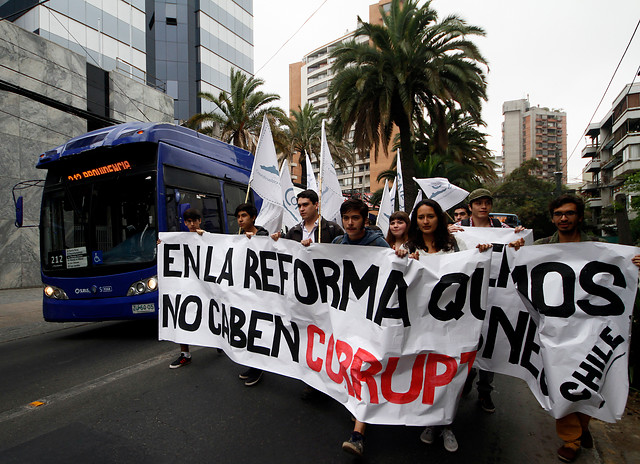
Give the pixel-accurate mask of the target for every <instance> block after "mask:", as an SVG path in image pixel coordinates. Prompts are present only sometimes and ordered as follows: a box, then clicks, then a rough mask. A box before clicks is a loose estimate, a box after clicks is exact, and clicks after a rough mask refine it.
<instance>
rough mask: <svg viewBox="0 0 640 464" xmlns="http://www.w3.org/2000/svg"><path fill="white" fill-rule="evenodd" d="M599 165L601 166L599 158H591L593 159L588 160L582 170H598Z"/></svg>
mask: <svg viewBox="0 0 640 464" xmlns="http://www.w3.org/2000/svg"><path fill="white" fill-rule="evenodd" d="M601 166H602V163H601V162H600V160H599V159H593V160H591V161H589V163H588V164H587V166H586V167H585V169H584V171H585V172H599V171H600V167H601Z"/></svg>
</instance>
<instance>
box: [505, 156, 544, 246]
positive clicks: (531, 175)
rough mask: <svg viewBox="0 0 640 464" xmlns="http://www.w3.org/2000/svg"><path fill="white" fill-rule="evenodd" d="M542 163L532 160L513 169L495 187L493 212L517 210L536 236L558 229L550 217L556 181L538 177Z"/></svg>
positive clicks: (515, 211)
mask: <svg viewBox="0 0 640 464" xmlns="http://www.w3.org/2000/svg"><path fill="white" fill-rule="evenodd" d="M541 170H542V164H541V163H540V161H538V160H536V159H529V160H527V161H525V162H524V163H522V165H520V167H518V168H516V169H514V170H513V172H511V173H510V174H509V175H508V176H507V178H506V179H505V180H504V181H503V182H502V183H501V184H499V185H498V186H497V188H495V189H494V191H493V195H494V201H493V211H494V212H500V213H515V214H517V215H518V218H520V221H521V222H522V225H523V226H525V227H526V228H528V229H533V231H534V235H535V238H540V237H547V236H549V235H551V234H553V233H554V232H555V227H554V225H553V224H552V223H551V219H550V218H549V202H550V201H551V200H552V199H553V198H554V190H555V183H554V182H549V181H547V180H544V179H541V178H539V177H538V175H537V174H539V173H540V172H541Z"/></svg>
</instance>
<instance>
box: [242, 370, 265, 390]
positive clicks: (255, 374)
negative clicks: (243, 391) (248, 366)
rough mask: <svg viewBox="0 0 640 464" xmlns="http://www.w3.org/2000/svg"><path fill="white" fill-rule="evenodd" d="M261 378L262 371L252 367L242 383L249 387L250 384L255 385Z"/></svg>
mask: <svg viewBox="0 0 640 464" xmlns="http://www.w3.org/2000/svg"><path fill="white" fill-rule="evenodd" d="M261 378H262V371H261V370H260V369H253V371H252V372H251V374H250V375H249V377H247V380H245V382H244V385H245V386H246V387H251V386H252V385H255V384H257V383H258V382H260V379H261Z"/></svg>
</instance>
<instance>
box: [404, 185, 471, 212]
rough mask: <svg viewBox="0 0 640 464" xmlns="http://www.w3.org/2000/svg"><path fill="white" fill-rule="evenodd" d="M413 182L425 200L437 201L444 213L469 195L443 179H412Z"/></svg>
mask: <svg viewBox="0 0 640 464" xmlns="http://www.w3.org/2000/svg"><path fill="white" fill-rule="evenodd" d="M413 180H415V181H416V182H417V184H418V185H419V186H420V188H421V189H422V191H423V192H424V196H425V198H430V199H431V200H434V201H437V202H438V204H439V205H440V207H441V208H442V209H443V210H444V211H446V210H448V209H449V208H453V207H454V206H455V205H457V204H458V203H460V202H461V201H463V200H464V199H465V198H467V196H468V195H469V192H467V191H466V190H464V189H461V188H460V187H458V186H456V185H453V184H452V183H451V182H449V180H448V179H445V178H444V177H431V178H427V179H416V178H415V177H414V178H413Z"/></svg>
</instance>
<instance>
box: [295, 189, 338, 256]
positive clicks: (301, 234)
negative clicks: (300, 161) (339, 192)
mask: <svg viewBox="0 0 640 464" xmlns="http://www.w3.org/2000/svg"><path fill="white" fill-rule="evenodd" d="M298 211H299V212H300V216H301V217H302V222H301V223H300V224H296V225H295V226H293V227H292V228H291V229H289V232H287V234H286V235H285V236H284V238H288V239H289V240H295V241H296V242H300V243H301V244H303V245H304V246H308V245H309V244H311V243H318V241H319V242H321V243H331V242H332V241H333V239H334V238H336V237H337V236H339V235H342V234H344V231H343V230H342V228H341V227H340V226H339V225H338V224H336V223H335V222H333V221H327V220H326V219H324V218H322V217H320V216H319V214H318V194H317V193H316V192H314V191H313V190H305V191H303V192H300V193H299V194H298ZM318 224H320V227H318ZM318 230H319V233H320V239H319V240H318Z"/></svg>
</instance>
